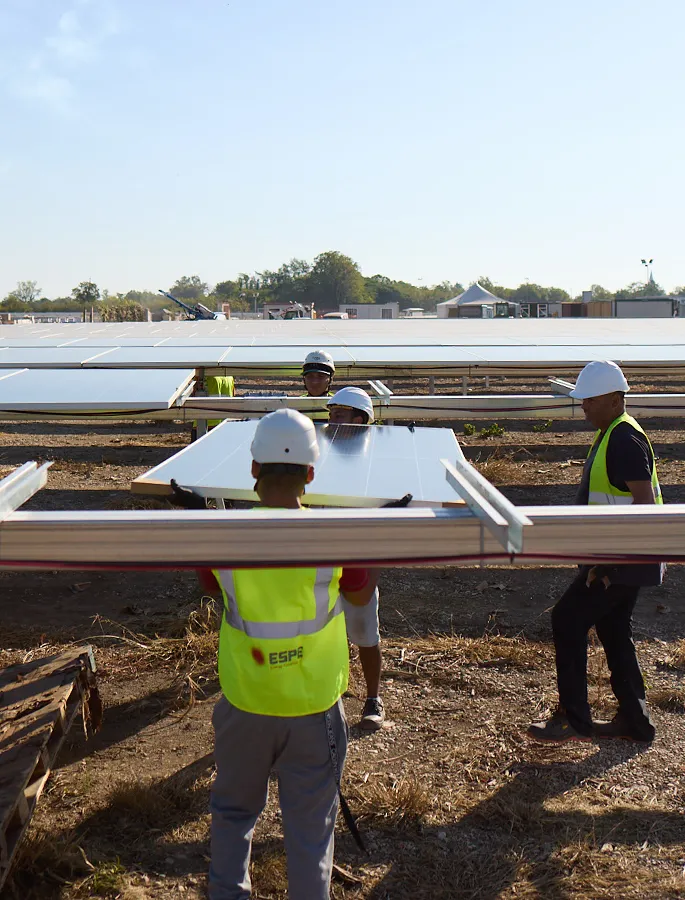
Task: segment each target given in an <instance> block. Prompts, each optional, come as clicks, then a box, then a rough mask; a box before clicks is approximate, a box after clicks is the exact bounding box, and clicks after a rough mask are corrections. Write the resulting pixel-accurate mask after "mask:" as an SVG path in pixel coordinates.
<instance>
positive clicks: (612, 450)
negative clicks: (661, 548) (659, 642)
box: [576, 422, 663, 587]
mask: <svg viewBox="0 0 685 900" xmlns="http://www.w3.org/2000/svg"><path fill="white" fill-rule="evenodd" d="M600 442H601V441H597V444H596V445H595V447H594V448H593V450H592V453H591V454H590V456H589V457H588V458H587V460H586V462H585V467H584V469H583V477H582V479H581V482H580V485H579V486H578V492H577V494H576V503H577V504H578V505H579V506H585V505H586V504H587V502H588V499H589V496H590V469H591V468H592V464H593V462H594V461H595V456H596V455H597V449H598V447H599V444H600ZM606 459H607V476H608V478H609V481H610V483H611V484H612V485H613V486H614V487H615V488H616V489H617V490H619V491H628V485H627V482H628V481H651V480H652V470H653V467H654V455H653V453H652V450H651V448H650V446H649V441H648V440H647V438H646V437H645V436H644V434H642V432H640V431H637V430H636V429H635V428H633V426H632V425H631V424H630V422H620V423H619V424H618V425H617V426H616V427H615V428H614V430H613V431H612V432H611V435H610V436H609V444H608V446H607V457H606ZM582 568H584V569H587V568H588V567H586V566H583V567H582ZM601 569H602V573H603V574H605V575H608V576H609V578H610V580H611V582H612V583H613V584H629V585H637V586H645V587H646V586H648V585H655V584H661V580H662V578H663V566H662V565H661V564H660V563H636V564H634V565H629V566H602V567H601Z"/></svg>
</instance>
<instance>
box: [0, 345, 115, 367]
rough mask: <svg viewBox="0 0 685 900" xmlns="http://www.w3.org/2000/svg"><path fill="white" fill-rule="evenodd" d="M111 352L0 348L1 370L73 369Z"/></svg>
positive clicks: (102, 350) (70, 348) (61, 348)
mask: <svg viewBox="0 0 685 900" xmlns="http://www.w3.org/2000/svg"><path fill="white" fill-rule="evenodd" d="M111 352H112V351H111V350H106V349H104V348H95V347H90V348H88V347H85V348H84V349H82V350H80V349H78V348H77V347H40V348H38V347H26V348H21V349H19V348H17V349H11V348H5V347H0V368H8V369H12V368H16V367H17V366H27V367H29V368H32V369H73V368H78V367H79V366H81V365H83V364H84V363H85V362H86V361H88V360H93V361H94V360H95V359H100V360H102V359H104V357H105V356H106V355H107V354H109V353H111Z"/></svg>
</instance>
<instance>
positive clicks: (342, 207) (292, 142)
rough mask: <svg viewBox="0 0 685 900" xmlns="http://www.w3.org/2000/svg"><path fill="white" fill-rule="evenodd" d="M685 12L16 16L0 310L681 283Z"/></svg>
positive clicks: (4, 147) (372, 3) (315, 6)
mask: <svg viewBox="0 0 685 900" xmlns="http://www.w3.org/2000/svg"><path fill="white" fill-rule="evenodd" d="M683 34H685V3H683V2H682V0H653V2H652V3H651V4H645V3H643V2H638V0H600V2H598V0H576V2H574V3H558V2H553V0H552V2H550V0H516V2H515V0H480V2H479V3H474V2H471V0H469V2H463V0H346V2H328V0H288V2H286V0H229V2H225V0H2V2H1V3H0V44H1V46H0V121H1V122H2V125H3V127H2V133H3V140H2V143H1V144H0V195H1V205H0V241H1V246H2V250H3V253H2V262H1V263H0V296H4V294H5V293H6V292H7V291H9V290H11V289H12V288H13V287H14V285H15V283H16V282H17V281H18V280H19V279H22V280H24V279H36V280H37V281H38V283H39V285H40V286H41V287H42V288H43V292H44V293H45V295H47V296H57V295H60V294H66V293H68V292H69V291H70V290H71V288H72V287H73V286H74V285H75V284H77V283H78V282H79V281H81V280H84V279H92V280H94V281H96V282H97V283H98V285H99V286H100V287H101V288H108V289H109V290H111V291H127V290H129V289H131V288H139V289H143V288H148V289H153V290H155V289H156V288H158V287H167V286H169V285H170V284H171V283H172V282H173V281H174V280H175V279H176V278H177V277H178V276H180V275H190V274H194V273H197V274H199V275H201V276H202V277H203V278H204V279H205V280H207V281H209V282H216V281H220V280H224V279H228V278H232V277H234V276H235V275H236V274H237V273H238V272H248V271H253V270H255V269H257V270H260V269H264V268H276V267H277V266H278V265H280V263H282V262H284V261H286V260H288V259H289V258H290V257H292V256H298V257H304V258H309V259H311V258H313V257H314V256H315V255H316V254H317V253H319V252H322V251H324V250H331V249H335V250H340V251H342V252H344V253H347V254H349V255H350V256H352V257H353V258H354V259H355V260H356V261H357V262H358V263H359V264H360V266H361V268H362V271H363V272H364V273H365V274H367V275H372V274H375V273H383V274H386V275H389V276H390V277H393V278H402V279H406V280H408V281H413V282H415V283H423V284H433V283H436V282H439V281H442V280H444V279H449V280H460V281H462V282H468V281H470V280H474V279H475V278H477V277H478V276H479V275H481V274H483V275H489V276H490V277H491V278H492V279H493V280H495V281H499V282H500V283H504V284H508V285H515V284H517V283H519V282H521V281H524V280H525V279H526V278H528V279H530V280H531V281H536V282H539V283H542V284H554V285H558V286H560V287H566V288H567V289H568V290H570V291H573V292H577V291H580V290H582V289H583V288H586V287H589V285H590V284H591V283H592V282H598V283H601V284H603V285H605V286H606V287H609V288H617V287H620V286H623V285H625V284H627V283H629V282H631V281H637V280H639V279H640V278H641V276H642V268H641V266H640V258H641V257H642V256H645V255H650V256H653V257H654V258H655V265H654V274H655V278H656V279H657V281H659V282H660V283H662V284H663V285H664V286H665V287H667V288H672V287H673V286H675V285H681V284H684V283H685V255H684V254H683V252H682V251H683V246H684V240H683V237H684V235H683V231H684V228H683V211H684V210H685V203H684V202H683V200H684V197H683V193H684V179H685V176H684V174H683V170H684V165H683V159H684V155H685V115H684V114H683V97H684V96H685V91H684V87H685V85H684V81H685V70H684V69H683V61H682V59H683V57H682V54H683Z"/></svg>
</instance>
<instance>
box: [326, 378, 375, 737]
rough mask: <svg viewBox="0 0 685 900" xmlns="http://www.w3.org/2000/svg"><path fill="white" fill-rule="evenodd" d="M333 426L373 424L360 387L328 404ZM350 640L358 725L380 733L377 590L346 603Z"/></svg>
mask: <svg viewBox="0 0 685 900" xmlns="http://www.w3.org/2000/svg"><path fill="white" fill-rule="evenodd" d="M328 410H329V422H330V424H331V425H370V424H372V423H373V418H374V416H373V403H372V402H371V398H370V397H369V395H368V394H367V393H366V391H363V390H362V389H361V388H358V387H345V388H341V389H340V390H339V391H337V392H336V393H335V394H334V395H333V396H332V397H331V398H330V399H329V401H328ZM343 608H344V610H345V624H346V626H347V637H348V638H349V639H350V641H351V642H352V643H353V644H354V645H355V646H356V647H357V648H358V649H359V662H360V664H361V667H362V673H363V675H364V681H365V682H366V700H365V702H364V708H363V709H362V716H361V721H360V723H359V726H360V728H361V729H362V731H378V730H379V729H381V728H382V727H383V722H384V721H385V707H384V706H383V700H382V699H381V697H380V687H381V672H382V669H383V654H382V653H381V634H380V630H379V621H378V589H376V591H375V593H374V595H373V597H372V598H371V602H370V603H368V604H367V605H366V606H355V605H353V604H352V603H348V602H347V601H346V600H344V601H343Z"/></svg>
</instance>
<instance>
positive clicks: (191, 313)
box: [159, 288, 226, 321]
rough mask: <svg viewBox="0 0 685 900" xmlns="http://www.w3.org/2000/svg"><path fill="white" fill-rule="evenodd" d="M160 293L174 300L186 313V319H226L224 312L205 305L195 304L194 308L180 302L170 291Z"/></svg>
mask: <svg viewBox="0 0 685 900" xmlns="http://www.w3.org/2000/svg"><path fill="white" fill-rule="evenodd" d="M159 293H160V294H163V295H164V296H165V297H168V298H169V300H173V301H174V303H177V304H178V305H179V306H180V307H181V308H182V309H183V310H185V312H186V318H188V319H192V320H194V321H197V320H198V319H225V318H226V316H225V314H224V313H222V312H215V311H214V310H212V309H209V307H208V306H205V305H204V304H203V303H194V304H193V305H192V306H191V305H190V304H189V303H184V302H183V301H182V300H179V299H178V298H177V297H174V295H173V294H170V293H169V292H168V291H163V290H162V289H161V288H160V289H159ZM165 312H169V310H165Z"/></svg>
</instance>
